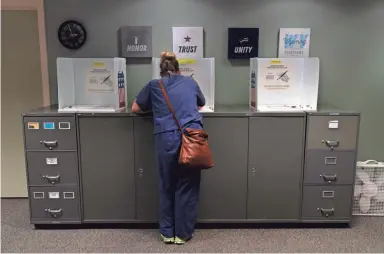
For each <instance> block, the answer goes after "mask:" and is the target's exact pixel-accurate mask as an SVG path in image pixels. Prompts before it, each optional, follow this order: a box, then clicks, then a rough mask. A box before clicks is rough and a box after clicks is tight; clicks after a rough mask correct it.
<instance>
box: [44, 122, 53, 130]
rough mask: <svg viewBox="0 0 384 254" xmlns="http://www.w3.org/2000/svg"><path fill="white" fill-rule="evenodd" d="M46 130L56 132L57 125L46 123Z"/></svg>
mask: <svg viewBox="0 0 384 254" xmlns="http://www.w3.org/2000/svg"><path fill="white" fill-rule="evenodd" d="M43 125H44V129H45V130H54V129H55V123H54V122H44V124H43Z"/></svg>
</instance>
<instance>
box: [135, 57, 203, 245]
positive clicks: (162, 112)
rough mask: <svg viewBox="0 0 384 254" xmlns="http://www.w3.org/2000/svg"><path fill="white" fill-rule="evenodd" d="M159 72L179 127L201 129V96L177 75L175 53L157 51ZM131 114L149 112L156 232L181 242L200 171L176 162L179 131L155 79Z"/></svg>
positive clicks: (189, 230) (188, 231)
mask: <svg viewBox="0 0 384 254" xmlns="http://www.w3.org/2000/svg"><path fill="white" fill-rule="evenodd" d="M160 75H161V79H162V81H163V84H164V87H165V89H166V91H167V93H168V97H169V100H170V102H171V104H172V106H173V108H174V110H175V113H176V116H177V118H178V120H179V122H180V124H181V126H182V128H194V129H202V128H203V122H202V116H201V114H200V112H199V108H200V107H203V106H204V105H205V98H204V95H203V93H202V92H201V90H200V88H199V86H198V84H197V83H196V81H195V80H194V79H193V78H192V77H189V76H188V77H187V76H183V75H181V74H180V70H179V63H178V61H177V60H176V56H175V54H173V53H171V52H163V53H162V54H161V62H160ZM132 111H133V112H135V113H139V112H144V111H152V112H153V123H154V135H155V146H156V155H157V162H158V175H159V193H160V234H161V237H162V239H163V241H164V242H165V243H176V244H184V243H185V242H186V241H188V240H190V239H191V238H192V234H193V232H194V228H195V223H196V218H197V211H198V202H199V191H200V175H201V170H197V169H189V168H185V167H182V166H181V165H179V164H178V157H179V150H180V145H181V133H180V131H179V129H178V126H177V124H176V122H175V120H174V119H173V117H172V114H171V112H170V111H169V108H168V106H167V103H166V101H165V99H164V96H163V94H162V92H161V89H160V86H159V80H157V79H156V80H152V81H150V82H149V83H148V84H147V85H146V86H145V87H144V88H143V89H142V90H141V91H140V92H139V94H138V95H137V96H136V100H135V101H134V103H133V105H132Z"/></svg>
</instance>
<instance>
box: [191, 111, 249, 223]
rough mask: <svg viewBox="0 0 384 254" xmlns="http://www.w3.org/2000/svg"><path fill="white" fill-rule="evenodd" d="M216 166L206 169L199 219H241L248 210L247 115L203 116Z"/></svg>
mask: <svg viewBox="0 0 384 254" xmlns="http://www.w3.org/2000/svg"><path fill="white" fill-rule="evenodd" d="M204 129H205V130H206V131H207V132H208V134H209V137H208V140H209V144H210V148H211V151H212V155H213V158H214V163H215V166H214V167H213V168H211V169H209V170H203V172H202V175H201V185H200V203H199V213H198V220H199V222H211V221H221V222H227V221H229V222H230V221H241V220H245V219H246V212H247V210H246V209H247V164H248V163H247V159H248V118H247V117H214V116H213V117H209V115H208V116H206V117H205V118H204Z"/></svg>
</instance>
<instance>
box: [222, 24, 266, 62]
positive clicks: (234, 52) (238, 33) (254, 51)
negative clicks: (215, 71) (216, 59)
mask: <svg viewBox="0 0 384 254" xmlns="http://www.w3.org/2000/svg"><path fill="white" fill-rule="evenodd" d="M258 52H259V28H228V59H249V58H253V57H257V56H258Z"/></svg>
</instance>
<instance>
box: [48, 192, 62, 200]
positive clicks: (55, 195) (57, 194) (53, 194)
mask: <svg viewBox="0 0 384 254" xmlns="http://www.w3.org/2000/svg"><path fill="white" fill-rule="evenodd" d="M48 195H49V199H59V198H60V192H49V193H48Z"/></svg>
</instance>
